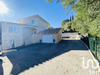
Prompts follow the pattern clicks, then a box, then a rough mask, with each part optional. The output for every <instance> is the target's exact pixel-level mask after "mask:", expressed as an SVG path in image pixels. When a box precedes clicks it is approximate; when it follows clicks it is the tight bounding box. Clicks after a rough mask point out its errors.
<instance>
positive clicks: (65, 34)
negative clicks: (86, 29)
mask: <svg viewBox="0 0 100 75" xmlns="http://www.w3.org/2000/svg"><path fill="white" fill-rule="evenodd" d="M62 37H80V35H79V34H78V33H62Z"/></svg>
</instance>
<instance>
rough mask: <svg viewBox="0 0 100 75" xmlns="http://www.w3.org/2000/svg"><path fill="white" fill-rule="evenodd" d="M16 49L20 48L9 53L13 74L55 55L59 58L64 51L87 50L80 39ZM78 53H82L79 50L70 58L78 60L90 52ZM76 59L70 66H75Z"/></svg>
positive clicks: (15, 74) (16, 74)
mask: <svg viewBox="0 0 100 75" xmlns="http://www.w3.org/2000/svg"><path fill="white" fill-rule="evenodd" d="M16 49H17V50H18V51H17V52H13V53H8V54H7V57H8V59H9V60H10V62H11V63H12V65H13V68H12V71H11V74H13V75H18V74H19V73H22V72H24V71H26V70H29V69H30V68H32V67H34V66H36V65H39V64H42V63H44V62H46V61H48V60H51V59H53V58H54V57H55V58H56V57H57V58H58V57H59V56H60V55H62V54H64V53H69V52H70V51H73V50H74V52H75V50H77V51H84V52H85V51H87V48H86V46H85V44H84V43H82V42H81V41H80V40H64V41H61V42H60V43H59V44H33V45H29V46H26V47H19V48H16ZM77 51H76V52H77ZM81 53H82V52H81ZM78 54H79V55H80V52H78V53H76V54H74V53H72V55H73V56H72V57H73V58H70V57H71V56H69V57H68V59H71V60H72V59H75V60H74V61H78V57H79V58H80V57H82V56H84V55H85V56H86V55H88V54H84V55H82V56H77V55H78ZM70 55H71V53H70ZM76 56H77V57H76ZM87 57H88V56H87ZM66 58H67V57H66ZM62 60H63V59H62ZM59 61H60V59H59ZM68 61H69V60H68ZM74 61H73V62H71V61H70V62H68V64H69V66H74V65H75V64H76V63H75V62H74ZM78 62H80V61H78ZM66 63H67V60H66ZM70 63H75V64H72V65H71V64H70ZM54 64H56V63H54ZM49 66H50V65H49ZM76 66H78V64H76ZM47 67H48V66H47ZM52 68H53V66H52ZM60 68H61V67H60ZM67 68H69V69H70V70H71V68H70V67H67ZM41 71H42V70H41ZM51 71H52V70H51ZM73 74H74V71H73ZM0 75H1V74H0ZM23 75H24V74H23ZM26 75H27V74H26ZM30 75H33V74H30ZM35 75H36V74H35ZM37 75H38V72H37ZM39 75H43V74H39ZM45 75H50V74H45ZM54 75H55V74H54ZM61 75H63V74H61ZM70 75H72V74H70ZM80 75H81V74H80Z"/></svg>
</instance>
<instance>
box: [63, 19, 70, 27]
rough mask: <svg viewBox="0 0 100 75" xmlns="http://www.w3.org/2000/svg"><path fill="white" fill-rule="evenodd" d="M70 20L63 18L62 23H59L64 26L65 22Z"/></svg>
mask: <svg viewBox="0 0 100 75" xmlns="http://www.w3.org/2000/svg"><path fill="white" fill-rule="evenodd" d="M69 21H70V20H69V19H65V20H63V21H62V23H61V26H64V25H65V24H66V23H67V22H69Z"/></svg>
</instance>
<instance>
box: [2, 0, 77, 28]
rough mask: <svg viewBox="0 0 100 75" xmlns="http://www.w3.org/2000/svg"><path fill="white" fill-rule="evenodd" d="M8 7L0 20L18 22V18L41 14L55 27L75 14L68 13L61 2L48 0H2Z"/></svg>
mask: <svg viewBox="0 0 100 75" xmlns="http://www.w3.org/2000/svg"><path fill="white" fill-rule="evenodd" d="M0 1H2V2H3V3H4V4H5V5H6V6H7V7H8V9H9V10H8V12H7V13H6V14H3V15H1V14H0V21H7V22H16V20H19V19H22V18H25V17H29V16H33V15H36V14H39V15H40V16H41V17H42V18H43V19H45V20H46V21H47V22H49V23H50V25H51V26H52V27H54V28H57V27H61V23H62V21H63V20H65V19H70V16H72V15H75V13H73V12H72V11H69V13H68V14H66V12H67V11H68V10H65V9H64V7H63V6H62V5H61V3H56V2H53V3H48V2H46V0H0Z"/></svg>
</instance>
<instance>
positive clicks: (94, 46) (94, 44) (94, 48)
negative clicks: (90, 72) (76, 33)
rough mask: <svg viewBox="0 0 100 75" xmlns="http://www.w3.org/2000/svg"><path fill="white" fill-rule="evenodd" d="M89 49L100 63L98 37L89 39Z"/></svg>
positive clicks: (99, 42) (99, 41)
mask: <svg viewBox="0 0 100 75" xmlns="http://www.w3.org/2000/svg"><path fill="white" fill-rule="evenodd" d="M89 48H90V50H91V52H92V53H93V55H94V57H95V58H96V59H97V60H98V61H99V62H100V40H97V38H96V37H89Z"/></svg>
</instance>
